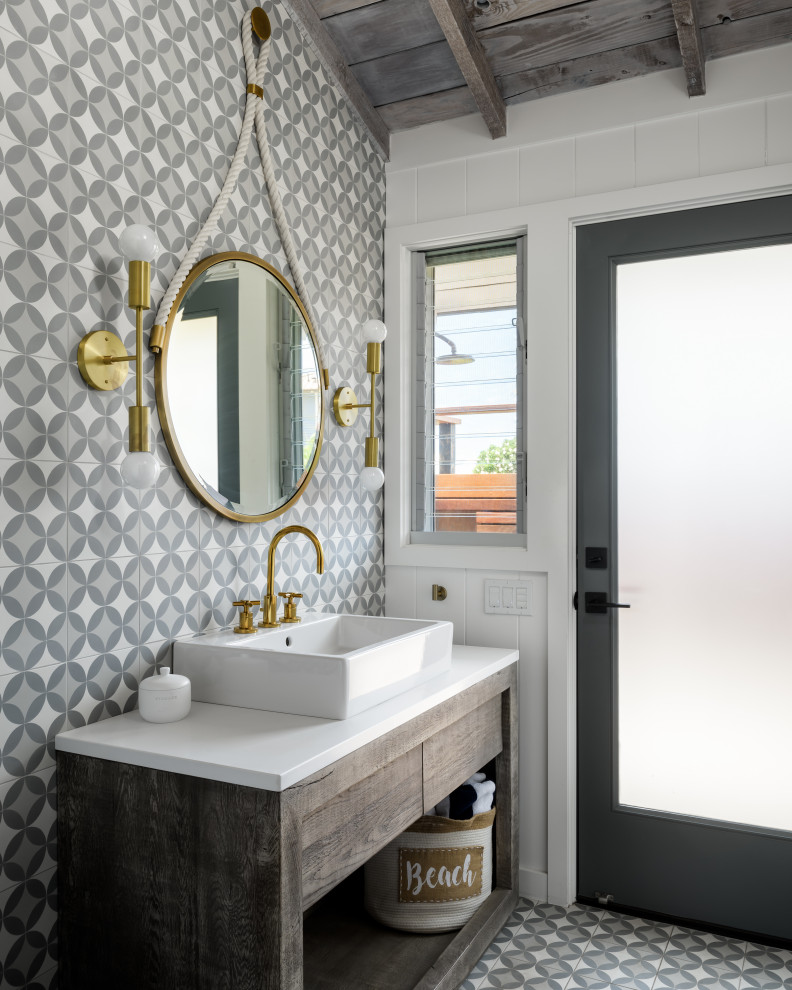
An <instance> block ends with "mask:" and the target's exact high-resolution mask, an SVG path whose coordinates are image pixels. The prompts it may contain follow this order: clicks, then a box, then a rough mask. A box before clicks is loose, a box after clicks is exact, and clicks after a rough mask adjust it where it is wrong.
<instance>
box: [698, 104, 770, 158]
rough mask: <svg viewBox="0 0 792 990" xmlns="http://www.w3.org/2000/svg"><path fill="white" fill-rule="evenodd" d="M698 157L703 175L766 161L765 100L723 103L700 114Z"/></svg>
mask: <svg viewBox="0 0 792 990" xmlns="http://www.w3.org/2000/svg"><path fill="white" fill-rule="evenodd" d="M699 160H700V162H701V174H702V175H713V174H715V173H716V172H737V171H739V170H740V169H744V168H759V167H760V166H762V165H764V163H765V104H764V101H758V100H757V101H755V102H754V103H741V104H738V105H737V106H733V107H721V108H720V109H719V110H707V111H705V112H704V113H702V114H700V115H699Z"/></svg>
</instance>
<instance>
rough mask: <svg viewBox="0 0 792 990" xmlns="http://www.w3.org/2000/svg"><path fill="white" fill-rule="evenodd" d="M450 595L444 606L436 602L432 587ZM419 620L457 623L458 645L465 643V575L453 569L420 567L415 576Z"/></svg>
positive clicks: (416, 606)
mask: <svg viewBox="0 0 792 990" xmlns="http://www.w3.org/2000/svg"><path fill="white" fill-rule="evenodd" d="M433 584H440V585H442V586H443V587H444V588H445V589H446V592H447V597H446V600H445V601H444V602H435V601H432V585H433ZM415 617H416V618H417V619H446V620H448V621H449V622H453V623H454V642H455V643H465V642H466V640H465V572H464V571H463V570H458V569H456V568H450V567H418V568H416V572H415Z"/></svg>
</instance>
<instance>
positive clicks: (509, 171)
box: [466, 151, 520, 213]
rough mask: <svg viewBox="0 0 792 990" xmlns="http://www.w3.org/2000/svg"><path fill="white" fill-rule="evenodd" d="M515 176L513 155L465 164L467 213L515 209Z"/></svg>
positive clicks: (515, 154) (517, 158) (501, 154)
mask: <svg viewBox="0 0 792 990" xmlns="http://www.w3.org/2000/svg"><path fill="white" fill-rule="evenodd" d="M519 174H520V156H519V152H517V151H501V152H499V153H498V154H495V155H478V156H477V157H476V158H471V159H470V160H469V161H468V163H467V204H466V205H467V212H468V213H484V212H487V211H489V210H505V209H507V208H508V207H509V206H516V205H517V202H518V189H517V185H518V181H519Z"/></svg>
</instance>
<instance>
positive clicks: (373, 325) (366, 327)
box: [362, 320, 388, 344]
mask: <svg viewBox="0 0 792 990" xmlns="http://www.w3.org/2000/svg"><path fill="white" fill-rule="evenodd" d="M362 331H363V342H364V343H366V344H381V343H382V342H383V340H385V338H386V337H387V336H388V328H387V327H386V326H385V324H384V323H383V322H382V320H366V322H365V323H364V324H363V327H362Z"/></svg>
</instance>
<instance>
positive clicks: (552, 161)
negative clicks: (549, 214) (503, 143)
mask: <svg viewBox="0 0 792 990" xmlns="http://www.w3.org/2000/svg"><path fill="white" fill-rule="evenodd" d="M574 195H575V141H574V139H573V138H566V139H565V140H563V141H545V142H543V143H542V144H532V145H529V146H528V147H527V148H521V149H520V203H521V204H523V205H526V204H529V203H546V202H548V201H550V200H553V199H566V198H567V197H569V196H574Z"/></svg>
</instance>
